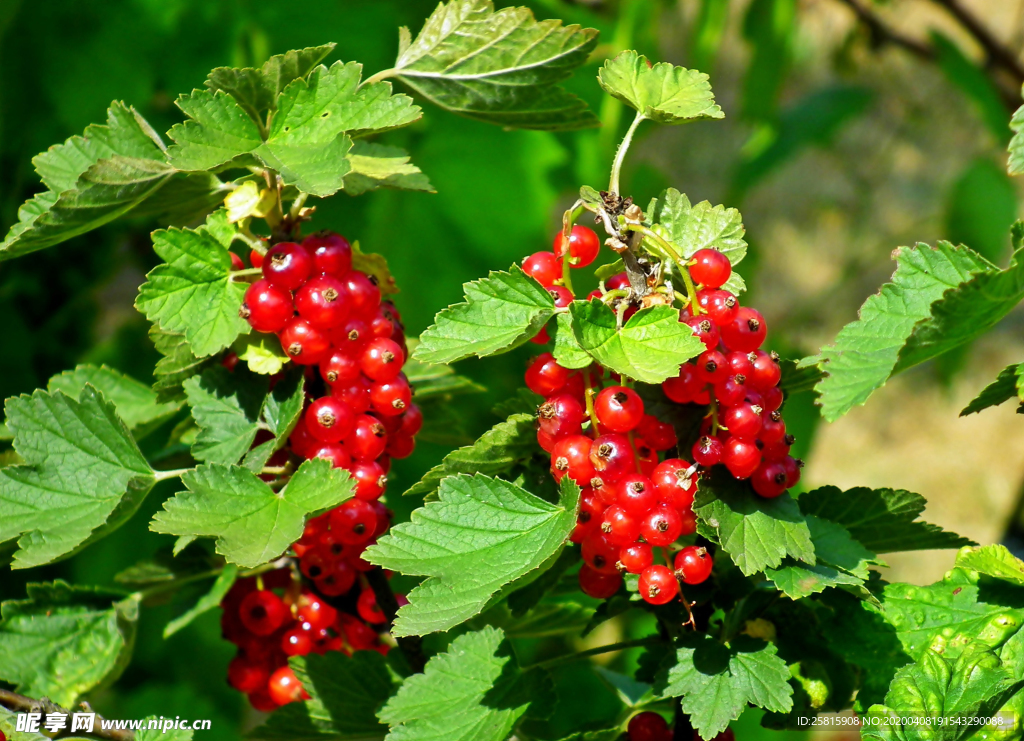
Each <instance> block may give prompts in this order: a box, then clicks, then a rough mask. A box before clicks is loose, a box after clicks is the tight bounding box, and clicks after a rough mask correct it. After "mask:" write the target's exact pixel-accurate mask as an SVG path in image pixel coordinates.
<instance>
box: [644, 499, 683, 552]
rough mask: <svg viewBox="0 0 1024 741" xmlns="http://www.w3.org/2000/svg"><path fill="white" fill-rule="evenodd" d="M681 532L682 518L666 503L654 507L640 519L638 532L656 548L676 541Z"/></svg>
mask: <svg viewBox="0 0 1024 741" xmlns="http://www.w3.org/2000/svg"><path fill="white" fill-rule="evenodd" d="M682 532H683V520H682V518H681V517H680V516H679V513H678V512H677V511H676V510H675V509H673V508H672V507H670V506H668V505H664V504H663V505H660V506H658V507H655V508H654V509H652V510H651V511H650V512H648V513H647V515H646V516H645V517H644V518H643V519H642V520H641V521H640V534H641V535H642V536H643V537H644V540H646V541H647V542H648V543H650V544H651V545H652V546H654V547H656V548H658V547H663V546H666V545H670V544H672V543H674V542H676V539H677V538H678V537H679V536H680V535H681V534H682Z"/></svg>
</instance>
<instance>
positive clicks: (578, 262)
mask: <svg viewBox="0 0 1024 741" xmlns="http://www.w3.org/2000/svg"><path fill="white" fill-rule="evenodd" d="M566 247H568V249H569V265H570V267H574V268H585V267H587V265H589V264H590V263H592V262H594V260H596V259H597V253H598V252H600V251H601V241H600V240H599V239H598V238H597V234H595V233H594V230H593V229H588V228H587V227H585V226H574V227H573V228H572V232H571V233H570V235H569V238H568V239H566V238H565V235H564V234H562V232H561V231H559V232H558V233H557V234H556V235H555V245H554V250H555V257H557V258H558V259H559V260H561V259H562V258H563V257H564V256H565V250H566Z"/></svg>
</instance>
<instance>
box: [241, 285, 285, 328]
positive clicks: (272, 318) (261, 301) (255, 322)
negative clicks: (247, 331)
mask: <svg viewBox="0 0 1024 741" xmlns="http://www.w3.org/2000/svg"><path fill="white" fill-rule="evenodd" d="M238 315H239V316H240V317H242V318H243V319H245V320H246V321H247V322H249V326H251V327H252V328H253V329H255V330H256V331H257V332H280V331H281V330H282V329H284V325H285V324H287V323H288V320H289V319H291V318H292V317H293V316H294V315H295V306H294V304H292V294H291V293H290V292H289V291H287V290H285V289H284V288H281V287H279V286H275V285H273V284H272V283H270V282H269V281H267V280H265V279H262V280H258V281H256V282H255V283H253V284H252V285H251V286H249V288H248V289H246V291H245V301H244V303H243V304H242V308H241V309H239V311H238Z"/></svg>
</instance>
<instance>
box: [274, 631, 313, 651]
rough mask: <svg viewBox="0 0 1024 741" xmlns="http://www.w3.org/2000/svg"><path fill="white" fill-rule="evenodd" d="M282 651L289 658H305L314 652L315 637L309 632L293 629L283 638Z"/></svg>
mask: <svg viewBox="0 0 1024 741" xmlns="http://www.w3.org/2000/svg"><path fill="white" fill-rule="evenodd" d="M281 650H282V651H284V652H285V653H286V654H288V655H289V656H305V655H306V654H308V653H309V652H310V651H312V650H313V637H312V636H311V635H310V633H309V631H308V630H303V629H302V628H301V627H300V628H292V629H291V630H289V631H288V632H287V633H285V634H284V636H282V637H281Z"/></svg>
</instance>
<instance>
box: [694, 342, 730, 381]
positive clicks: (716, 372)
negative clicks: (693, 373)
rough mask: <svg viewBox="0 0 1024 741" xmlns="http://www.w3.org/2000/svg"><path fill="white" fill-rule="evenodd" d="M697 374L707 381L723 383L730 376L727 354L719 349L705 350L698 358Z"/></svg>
mask: <svg viewBox="0 0 1024 741" xmlns="http://www.w3.org/2000/svg"><path fill="white" fill-rule="evenodd" d="M697 374H698V376H699V377H700V378H701V380H703V381H704V382H706V383H710V384H716V383H721V382H722V381H724V380H725V379H726V378H728V377H729V365H728V362H727V361H726V359H725V355H723V354H722V353H720V352H718V351H717V350H705V351H704V352H703V353H701V354H700V356H699V357H698V358H697Z"/></svg>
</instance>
